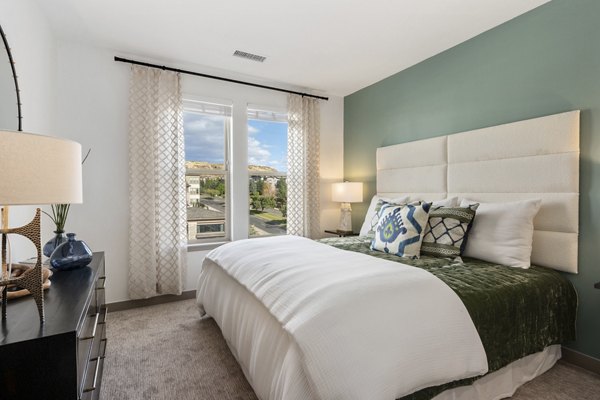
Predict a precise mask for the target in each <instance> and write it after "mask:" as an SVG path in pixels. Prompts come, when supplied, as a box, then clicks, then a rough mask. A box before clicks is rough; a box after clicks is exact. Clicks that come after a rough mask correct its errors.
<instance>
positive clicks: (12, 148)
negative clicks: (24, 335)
mask: <svg viewBox="0 0 600 400" xmlns="http://www.w3.org/2000/svg"><path fill="white" fill-rule="evenodd" d="M81 202H82V185H81V145H80V144H79V143H76V142H73V141H70V140H66V139H60V138H54V137H50V136H42V135H35V134H31V133H25V132H13V131H0V206H2V224H1V225H0V234H1V235H2V255H1V259H2V275H1V276H0V289H1V291H0V297H2V319H3V320H5V319H6V300H7V292H6V291H7V286H12V285H15V286H18V287H21V288H24V289H27V290H29V291H30V292H31V294H32V296H33V298H34V299H35V302H36V304H37V308H38V313H39V316H40V322H42V323H43V322H44V292H43V287H42V284H43V277H42V252H41V245H40V209H39V208H38V209H37V210H36V213H35V217H34V218H33V220H32V221H31V222H30V223H28V224H27V225H24V226H21V227H18V228H9V226H8V206H13V205H38V204H61V203H81ZM8 234H17V235H21V236H25V237H27V238H28V239H29V240H31V241H32V242H33V244H34V245H35V247H36V250H37V262H36V264H35V267H33V268H31V269H29V270H27V271H26V272H24V273H23V274H22V275H20V276H19V277H16V278H15V277H11V276H10V274H9V271H8V263H7V259H6V247H7V235H8Z"/></svg>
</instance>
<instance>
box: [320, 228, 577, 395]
mask: <svg viewBox="0 0 600 400" xmlns="http://www.w3.org/2000/svg"><path fill="white" fill-rule="evenodd" d="M320 242H322V243H325V244H328V245H330V246H334V247H337V248H340V249H343V250H349V251H355V252H358V253H363V254H368V255H371V256H374V257H378V258H383V259H385V260H390V261H396V262H401V263H404V264H408V265H411V266H414V267H418V268H423V269H425V270H427V271H429V272H431V273H432V274H433V275H435V276H436V277H438V278H439V279H441V280H442V281H443V282H445V283H446V284H447V285H448V286H449V287H450V288H452V289H453V290H454V291H455V292H456V294H457V295H458V296H459V297H460V299H461V300H462V302H463V303H464V305H465V307H466V309H467V310H468V312H469V314H470V316H471V319H472V320H473V323H474V324H475V327H476V329H477V331H478V333H479V336H480V338H481V341H482V343H483V346H484V348H485V351H486V354H487V359H488V365H489V372H493V371H496V370H498V369H500V368H502V367H504V366H505V365H507V364H509V363H511V362H513V361H515V360H517V359H519V358H522V357H525V356H526V355H529V354H533V353H537V352H539V351H542V350H543V349H544V348H545V347H547V346H550V345H553V344H560V343H563V342H565V341H568V340H574V339H575V315H576V310H577V293H576V292H575V289H574V288H573V285H572V284H571V283H570V282H569V281H568V280H567V279H565V278H564V277H562V276H561V275H560V273H558V272H557V271H555V270H552V269H548V268H542V267H536V266H532V267H531V268H529V269H520V268H510V267H505V266H502V265H496V264H492V263H489V262H485V261H481V260H477V259H473V258H466V257H463V259H462V262H456V261H452V260H449V259H446V258H434V257H427V256H423V257H422V258H420V259H416V260H412V259H408V258H402V257H398V256H395V255H392V254H387V253H383V252H380V251H374V250H371V249H370V240H369V239H367V238H364V237H350V238H328V239H321V240H320ZM443 329H444V327H443V326H442V327H440V330H443ZM399 379H401V377H399ZM476 379H478V378H469V379H463V380H460V381H455V382H450V383H447V384H444V385H440V386H435V387H430V388H426V389H423V390H420V391H418V392H416V393H413V394H411V395H408V396H405V397H403V398H402V400H425V399H431V398H433V397H434V396H436V395H437V394H439V393H441V392H442V391H444V390H446V389H450V388H453V387H457V386H463V385H469V384H471V383H472V382H474V381H475V380H476Z"/></svg>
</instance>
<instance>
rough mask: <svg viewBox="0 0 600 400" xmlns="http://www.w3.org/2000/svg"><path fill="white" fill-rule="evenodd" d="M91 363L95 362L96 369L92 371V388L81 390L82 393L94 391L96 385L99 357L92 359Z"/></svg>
mask: <svg viewBox="0 0 600 400" xmlns="http://www.w3.org/2000/svg"><path fill="white" fill-rule="evenodd" d="M92 361H96V368H95V369H94V380H93V382H92V387H88V388H85V389H83V393H86V392H92V391H94V390H96V384H97V383H98V371H100V357H96V358H92V359H91V360H90V362H92Z"/></svg>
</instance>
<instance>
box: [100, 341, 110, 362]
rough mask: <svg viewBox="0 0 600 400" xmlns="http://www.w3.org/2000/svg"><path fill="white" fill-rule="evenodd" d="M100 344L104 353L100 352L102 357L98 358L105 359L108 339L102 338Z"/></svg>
mask: <svg viewBox="0 0 600 400" xmlns="http://www.w3.org/2000/svg"><path fill="white" fill-rule="evenodd" d="M100 342H101V343H102V342H104V351H103V352H102V355H101V356H100V358H106V345H107V344H108V339H107V338H104V339H102V340H101V341H100Z"/></svg>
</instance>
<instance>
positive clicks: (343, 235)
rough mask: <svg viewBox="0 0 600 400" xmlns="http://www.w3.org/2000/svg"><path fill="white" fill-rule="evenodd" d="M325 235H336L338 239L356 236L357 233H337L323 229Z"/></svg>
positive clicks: (336, 231)
mask: <svg viewBox="0 0 600 400" xmlns="http://www.w3.org/2000/svg"><path fill="white" fill-rule="evenodd" d="M325 233H331V234H332V235H338V236H339V237H346V236H358V233H356V232H347V231H338V230H337V229H336V230H335V231H332V230H327V229H325Z"/></svg>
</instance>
